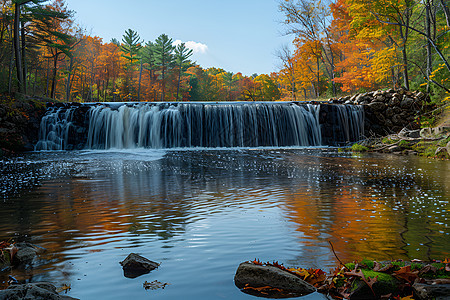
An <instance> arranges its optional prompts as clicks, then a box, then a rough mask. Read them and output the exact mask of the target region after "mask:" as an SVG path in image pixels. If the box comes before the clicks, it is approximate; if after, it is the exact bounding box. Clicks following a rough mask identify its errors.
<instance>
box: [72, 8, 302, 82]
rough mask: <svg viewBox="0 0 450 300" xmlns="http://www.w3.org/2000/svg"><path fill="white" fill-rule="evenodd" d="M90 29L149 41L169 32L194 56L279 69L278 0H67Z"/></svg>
mask: <svg viewBox="0 0 450 300" xmlns="http://www.w3.org/2000/svg"><path fill="white" fill-rule="evenodd" d="M66 3H67V7H68V8H69V9H70V10H73V11H74V12H75V20H76V22H77V24H79V25H80V26H82V27H83V28H84V29H85V30H86V31H87V34H89V35H92V36H98V37H101V38H103V42H105V43H106V42H110V41H111V39H112V38H116V39H117V40H119V41H120V40H121V39H122V36H123V34H124V32H125V30H127V29H129V28H130V29H132V30H134V31H136V32H137V33H138V34H139V36H140V37H141V39H143V40H144V41H145V42H147V41H154V40H155V39H156V38H157V37H158V36H159V35H161V34H163V33H165V34H167V35H168V36H169V37H170V38H172V39H173V41H174V42H176V43H180V42H184V43H186V46H188V47H191V48H192V49H193V50H194V55H193V56H192V57H191V60H192V61H195V62H197V64H199V65H200V66H201V67H203V68H209V67H218V68H222V69H225V70H226V71H229V72H233V73H238V72H241V73H243V74H244V75H251V74H254V73H257V74H269V73H270V72H274V71H278V70H279V65H280V63H279V59H277V57H276V55H275V53H276V51H277V50H278V49H279V48H280V47H281V46H282V45H289V44H291V41H292V39H293V38H292V37H290V36H285V35H283V34H282V32H283V25H282V24H281V22H282V21H283V15H282V14H281V13H280V12H279V11H278V0H127V1H124V0H66Z"/></svg>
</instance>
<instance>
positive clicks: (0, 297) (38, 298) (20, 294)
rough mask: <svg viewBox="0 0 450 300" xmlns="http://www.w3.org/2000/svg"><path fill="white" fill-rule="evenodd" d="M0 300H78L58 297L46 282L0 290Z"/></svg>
mask: <svg viewBox="0 0 450 300" xmlns="http://www.w3.org/2000/svg"><path fill="white" fill-rule="evenodd" d="M0 300H78V299H76V298H73V297H69V296H65V295H59V294H58V293H57V292H56V287H55V286H54V285H53V284H51V283H48V282H36V283H27V284H13V285H10V286H9V287H8V288H7V289H6V290H0Z"/></svg>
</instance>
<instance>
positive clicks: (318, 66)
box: [317, 56, 320, 98]
mask: <svg viewBox="0 0 450 300" xmlns="http://www.w3.org/2000/svg"><path fill="white" fill-rule="evenodd" d="M319 86H320V59H319V57H318V56H317V98H319V96H320V92H319Z"/></svg>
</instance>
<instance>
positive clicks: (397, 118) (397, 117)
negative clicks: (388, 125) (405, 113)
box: [392, 115, 404, 125]
mask: <svg viewBox="0 0 450 300" xmlns="http://www.w3.org/2000/svg"><path fill="white" fill-rule="evenodd" d="M403 122H404V120H403V118H402V117H401V116H400V115H393V116H392V123H394V124H395V125H402V124H403Z"/></svg>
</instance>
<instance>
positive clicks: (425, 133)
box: [420, 127, 433, 138]
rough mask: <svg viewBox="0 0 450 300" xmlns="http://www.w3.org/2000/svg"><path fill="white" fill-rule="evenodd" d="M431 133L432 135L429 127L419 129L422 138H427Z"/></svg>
mask: <svg viewBox="0 0 450 300" xmlns="http://www.w3.org/2000/svg"><path fill="white" fill-rule="evenodd" d="M432 135H433V132H432V130H431V128H428V127H427V128H422V129H421V130H420V137H422V138H429V137H431V136H432Z"/></svg>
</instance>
